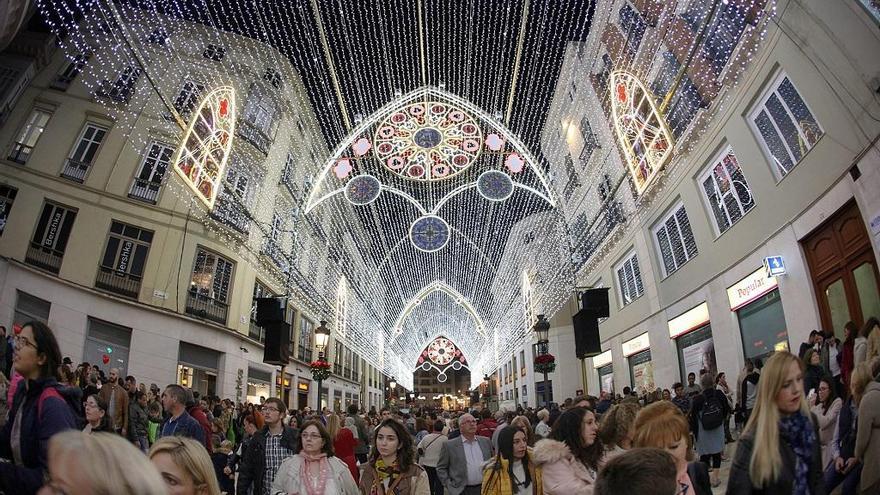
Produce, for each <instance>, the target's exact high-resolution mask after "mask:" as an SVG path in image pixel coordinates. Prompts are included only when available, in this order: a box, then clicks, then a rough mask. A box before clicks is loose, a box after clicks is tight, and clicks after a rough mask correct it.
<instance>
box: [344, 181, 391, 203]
mask: <svg viewBox="0 0 880 495" xmlns="http://www.w3.org/2000/svg"><path fill="white" fill-rule="evenodd" d="M381 192H382V183H381V182H379V179H377V178H375V177H373V176H372V175H370V174H362V175H358V176H357V177H355V178H353V179H351V180H350V181H348V184H346V185H345V199H347V200H348V201H349V202H350V203H351V204H354V205H358V206H366V205H368V204H370V203H372V202H373V201H376V198H378V197H379V193H381Z"/></svg>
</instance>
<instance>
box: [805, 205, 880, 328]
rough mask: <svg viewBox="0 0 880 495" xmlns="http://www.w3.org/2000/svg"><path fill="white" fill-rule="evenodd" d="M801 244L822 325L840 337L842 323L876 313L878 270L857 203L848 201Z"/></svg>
mask: <svg viewBox="0 0 880 495" xmlns="http://www.w3.org/2000/svg"><path fill="white" fill-rule="evenodd" d="M801 244H802V245H803V248H804V253H805V254H806V257H807V265H808V266H809V268H810V275H811V276H812V279H813V287H814V288H815V290H816V298H817V299H818V300H817V301H816V302H817V304H818V305H819V316H820V318H821V322H822V329H829V328H831V329H833V330H834V334H835V335H836V336H837V338H839V339H841V340H842V339H843V326H844V324H846V322H848V321H853V322H854V323H855V324H856V325H857V326H858V327H861V326H862V325H863V324H864V322H865V320H866V319H868V318H869V317H871V316H878V315H880V274H878V272H877V264H876V261H875V258H874V252H873V251H872V249H871V240H870V238H869V237H868V232H867V230H866V229H865V223H864V221H863V220H862V216H861V213H860V212H859V208H858V206H857V205H856V202H855V201H850V202H848V203H847V204H845V205H844V206H843V207H841V208H840V210H838V211H837V212H836V213H835V214H834V215H833V216H832V217H831V218H829V219H828V220H826V221H825V223H823V224H822V225H820V226H819V227H818V228H816V230H814V231H813V232H811V233H810V234H809V235H808V236H807V237H805V238H804V239H803V240H802V241H801Z"/></svg>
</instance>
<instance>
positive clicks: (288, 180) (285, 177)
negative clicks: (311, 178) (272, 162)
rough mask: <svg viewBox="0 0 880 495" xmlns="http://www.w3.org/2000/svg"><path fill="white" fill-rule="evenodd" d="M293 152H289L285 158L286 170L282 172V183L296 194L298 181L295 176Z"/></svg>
mask: <svg viewBox="0 0 880 495" xmlns="http://www.w3.org/2000/svg"><path fill="white" fill-rule="evenodd" d="M293 167H294V163H293V153H291V152H289V151H288V152H287V158H286V159H285V160H284V170H283V171H282V172H281V183H282V184H284V186H285V187H287V190H288V191H290V194H292V195H296V182H295V179H294V177H293Z"/></svg>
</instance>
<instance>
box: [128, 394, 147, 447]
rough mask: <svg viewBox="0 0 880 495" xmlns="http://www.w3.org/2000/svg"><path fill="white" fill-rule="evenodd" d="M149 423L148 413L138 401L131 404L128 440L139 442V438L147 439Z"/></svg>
mask: <svg viewBox="0 0 880 495" xmlns="http://www.w3.org/2000/svg"><path fill="white" fill-rule="evenodd" d="M149 422H150V420H149V417H148V416H147V411H145V410H144V408H143V407H141V405H140V404H138V403H137V401H133V402H131V406H129V408H128V439H129V440H137V439H138V438H139V437H146V436H147V430H148V426H149Z"/></svg>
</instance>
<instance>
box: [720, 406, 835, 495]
mask: <svg viewBox="0 0 880 495" xmlns="http://www.w3.org/2000/svg"><path fill="white" fill-rule="evenodd" d="M810 416H812V415H810ZM812 420H813V429H814V431H815V434H816V441H815V442H814V444H813V455H812V462H811V464H810V466H809V470H808V476H809V479H808V480H807V483H808V484H809V487H810V493H811V495H825V484H824V482H823V480H822V476H823V473H824V471H823V470H822V466H821V464H822V452H821V449H820V445H819V429H818V427H817V426H816V423H817V421H816V418H812ZM754 448H755V432H754V430H752V431H747V432H745V433H743V434H742V435H741V436H740V437H739V443H738V445H737V448H736V454H734V457H733V462H732V463H731V465H730V475H729V478H728V479H727V492H726V493H727V495H746V494H753V495H776V494H780V493H792V491H793V490H794V476H795V465H796V464H797V457H796V456H795V453H794V450H793V449H792V448H791V446H790V445H789V444H788V442H786V441H785V439H784V438H783V437H782V434H781V433H780V434H779V453H780V454H781V456H782V469H781V471H780V473H779V477H778V478H777V479H775V480H773V481H771V482H769V483H767V484H766V485H765V486H764V487H762V488H758V487H755V486H754V485H753V484H752V478H751V476H750V475H749V464H750V463H751V461H752V451H753V450H754Z"/></svg>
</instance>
